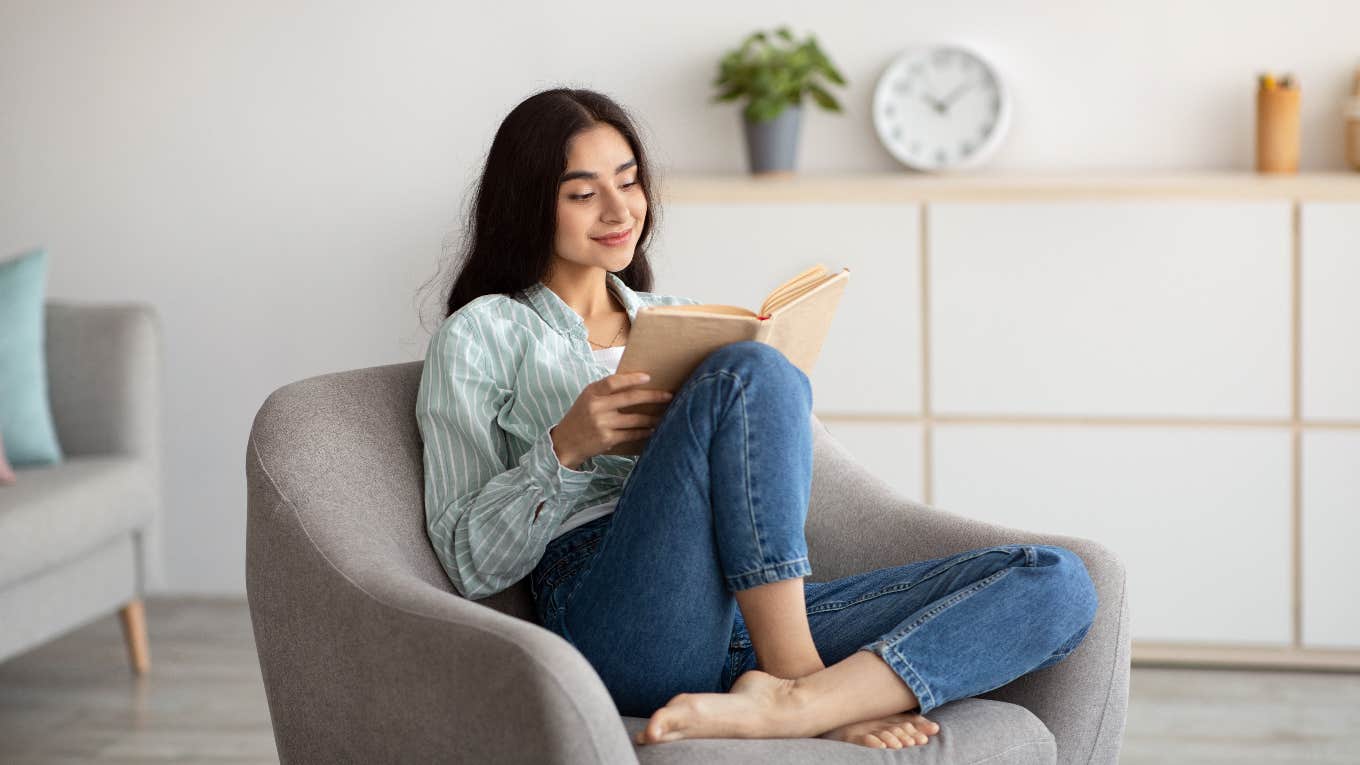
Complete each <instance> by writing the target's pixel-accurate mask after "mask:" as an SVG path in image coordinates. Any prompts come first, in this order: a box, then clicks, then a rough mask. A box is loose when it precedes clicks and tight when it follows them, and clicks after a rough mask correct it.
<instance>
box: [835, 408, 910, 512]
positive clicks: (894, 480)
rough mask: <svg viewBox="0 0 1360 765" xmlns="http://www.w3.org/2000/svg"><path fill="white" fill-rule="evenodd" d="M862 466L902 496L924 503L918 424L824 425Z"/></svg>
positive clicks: (842, 423) (855, 423)
mask: <svg viewBox="0 0 1360 765" xmlns="http://www.w3.org/2000/svg"><path fill="white" fill-rule="evenodd" d="M824 424H825V425H826V429H827V430H829V431H831V435H832V436H833V437H834V438H835V439H836V440H837V441H839V442H840V443H841V445H843V446H844V447H845V448H846V451H848V452H850V453H851V454H853V455H854V456H855V459H856V460H857V461H858V462H859V464H861V465H863V466H864V468H865V469H866V470H868V471H869V472H870V473H873V474H874V475H875V476H877V477H879V478H881V479H883V482H884V483H886V484H888V485H889V486H891V487H892V488H893V489H894V490H896V491H897V493H899V494H901V495H902V496H904V497H906V498H908V499H913V500H916V501H917V502H923V501H924V500H925V482H924V481H923V480H922V477H923V475H924V471H923V469H922V465H923V462H922V454H923V451H924V450H923V442H922V433H921V431H922V428H921V425H920V424H919V423H914V422H909V423H896V422H847V421H844V420H832V421H826V422H824Z"/></svg>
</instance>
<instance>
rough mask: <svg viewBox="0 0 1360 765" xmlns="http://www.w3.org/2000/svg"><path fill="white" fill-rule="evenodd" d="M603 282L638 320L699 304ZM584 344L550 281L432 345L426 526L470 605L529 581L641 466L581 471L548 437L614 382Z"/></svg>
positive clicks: (426, 414)
mask: <svg viewBox="0 0 1360 765" xmlns="http://www.w3.org/2000/svg"><path fill="white" fill-rule="evenodd" d="M605 281H606V283H607V286H608V287H609V289H610V290H611V291H612V292H613V293H614V295H615V296H617V297H618V299H619V302H621V303H622V304H623V307H624V308H625V309H626V310H627V311H628V319H629V321H632V320H633V319H634V318H636V316H637V312H638V309H639V308H641V307H643V306H653V305H694V304H697V303H698V302H699V301H697V300H693V299H690V298H682V297H674V296H670V295H659V294H655V293H651V292H634V291H633V290H632V289H630V288H629V287H628V285H626V284H624V283H623V280H622V279H620V278H619V277H618V276H616V275H614V274H612V273H606V275H605ZM586 337H587V331H586V326H585V322H584V321H583V320H582V319H581V316H580V315H579V314H577V313H576V312H575V311H574V310H572V308H571V306H568V305H567V304H566V303H565V302H563V301H562V299H561V298H560V297H558V296H557V293H555V292H553V291H552V290H550V289H548V288H547V287H546V286H544V285H543V283H542V282H535V283H534V284H533V286H531V287H529V288H527V289H525V290H523V291H520V292H517V293H515V294H514V295H513V296H507V295H502V294H499V293H497V294H491V295H483V296H481V297H479V298H477V299H476V300H473V301H471V302H469V303H467V304H466V305H464V306H463V307H462V308H460V309H459V310H458V311H456V312H454V313H453V315H451V316H449V317H448V318H447V319H445V320H444V322H443V323H442V324H441V325H440V326H439V329H437V330H436V331H435V333H434V335H433V336H431V337H430V344H429V348H428V350H427V351H426V354H425V366H424V368H423V369H422V371H421V376H420V390H419V392H418V393H417V395H416V423H417V425H418V426H419V428H420V435H421V438H422V439H424V444H425V446H424V450H425V527H426V530H427V531H428V533H429V537H430V542H431V544H433V545H434V550H435V553H436V554H437V555H438V556H439V561H440V563H442V564H443V566H444V571H445V572H446V573H447V574H448V575H449V579H451V580H452V581H453V584H454V586H455V587H456V588H457V589H458V591H459V592H460V593H462V594H463V595H464V596H465V597H468V598H484V597H487V596H489V595H494V594H496V593H497V592H500V591H501V590H504V589H506V588H507V587H509V586H511V585H512V584H514V583H515V582H517V581H519V580H520V579H522V578H523V577H525V576H526V575H528V574H529V572H531V571H533V568H534V566H535V565H537V563H538V561H539V559H540V558H542V557H543V552H544V550H545V549H546V548H547V546H548V542H549V541H550V540H551V539H552V538H553V536H554V533H555V531H556V530H557V529H558V527H559V526H561V525H562V523H563V521H565V520H566V519H567V518H569V517H570V516H572V515H573V514H575V513H576V512H578V511H580V510H584V509H586V508H589V507H593V506H596V505H600V504H602V503H605V502H608V501H610V500H612V499H615V498H617V497H618V496H619V495H620V494H622V493H623V484H624V481H625V480H626V479H627V477H628V474H629V473H630V472H631V471H632V469H633V464H634V463H635V462H636V461H637V458H636V457H629V456H621V455H609V454H601V455H596V456H594V457H591V458H590V459H588V460H586V461H585V463H584V464H582V465H581V466H580V468H581V469H580V470H572V469H570V468H567V467H565V466H563V465H562V464H561V463H560V462H558V461H557V455H556V454H555V453H554V452H553V447H552V440H551V438H550V437H549V434H548V430H549V429H550V428H552V427H553V426H555V425H556V424H557V423H558V422H560V421H561V420H562V417H563V416H564V415H565V414H566V413H567V410H568V409H570V408H571V405H572V404H573V403H575V401H576V398H577V397H578V396H579V395H581V391H582V389H584V388H585V386H586V385H589V384H590V383H592V382H594V381H596V380H598V379H600V378H602V377H605V376H608V375H609V374H611V373H612V371H611V370H610V369H609V367H607V366H605V365H604V364H603V363H601V361H600V360H598V359H597V358H596V357H595V355H594V354H592V353H591V349H590V344H589V343H588V342H587V341H586ZM540 504H542V505H543V509H542V511H541V512H540V513H539V514H538V518H537V520H535V518H534V515H535V512H536V511H537V509H538V506H539V505H540Z"/></svg>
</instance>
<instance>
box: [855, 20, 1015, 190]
mask: <svg viewBox="0 0 1360 765" xmlns="http://www.w3.org/2000/svg"><path fill="white" fill-rule="evenodd" d="M1010 112H1011V100H1010V95H1009V93H1008V92H1007V89H1006V85H1005V83H1004V82H1003V81H1002V80H1001V76H1000V74H999V73H998V72H997V69H996V67H994V66H993V65H992V64H991V63H990V62H988V61H987V60H986V59H984V58H983V57H982V56H981V55H980V54H978V53H977V52H975V51H973V50H971V49H969V48H967V47H964V46H962V45H954V44H946V45H921V46H913V47H911V48H908V49H907V50H905V51H903V52H902V53H900V54H898V56H897V57H896V58H894V59H893V60H892V62H891V63H889V64H888V67H887V68H886V69H885V70H884V71H883V74H882V76H880V77H879V79H878V85H877V87H875V88H874V104H873V114H874V129H875V131H877V132H878V139H879V140H880V141H882V142H883V146H884V147H885V148H886V149H887V150H888V152H889V153H891V154H892V155H893V156H894V157H896V158H897V160H898V161H899V162H901V163H902V164H904V165H906V166H907V167H910V168H913V169H916V170H924V171H938V170H951V169H955V168H963V167H970V166H974V165H977V164H980V163H981V162H983V161H984V160H986V159H987V158H988V157H989V156H991V154H992V153H993V152H994V151H996V148H997V146H999V145H1000V144H1001V139H1002V138H1003V137H1004V136H1005V134H1006V128H1007V127H1008V126H1009V123H1010Z"/></svg>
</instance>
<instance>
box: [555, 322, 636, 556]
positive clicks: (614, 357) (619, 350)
mask: <svg viewBox="0 0 1360 765" xmlns="http://www.w3.org/2000/svg"><path fill="white" fill-rule="evenodd" d="M623 349H624V346H622V345H616V346H614V347H613V348H596V349H593V350H591V354H592V355H594V356H595V360H596V361H598V362H600V363H601V364H604V365H605V366H606V367H609V373H610V374H611V375H612V374H614V372H615V371H616V370H617V369H618V368H619V359H621V358H623ZM616 504H618V500H617V499H611V500H609V501H608V502H605V503H603V504H599V505H591V506H590V507H583V508H581V509H580V510H578V511H577V512H576V514H575V515H573V516H571V517H570V518H568V519H566V520H565V521H562V525H561V526H558V527H557V531H556V533H554V534H553V536H552V538H553V539H557V538H558V537H560V536H562V535H563V534H565V533H567V532H568V531H571V530H572V529H574V528H576V527H577V526H580V525H582V524H586V523H589V522H591V521H593V520H595V519H596V518H602V517H604V516H606V515H609V514H610V513H612V512H614V505H616Z"/></svg>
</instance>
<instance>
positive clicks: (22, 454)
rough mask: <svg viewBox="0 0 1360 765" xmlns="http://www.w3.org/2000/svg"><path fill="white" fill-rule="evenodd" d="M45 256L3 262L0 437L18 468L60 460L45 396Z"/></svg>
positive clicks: (0, 283)
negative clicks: (2, 437)
mask: <svg viewBox="0 0 1360 765" xmlns="http://www.w3.org/2000/svg"><path fill="white" fill-rule="evenodd" d="M46 292H47V253H46V252H44V251H43V250H41V249H39V250H34V251H32V252H26V253H24V254H22V255H19V256H18V257H15V258H11V259H9V260H4V261H0V434H3V436H4V439H5V453H6V456H8V457H9V463H10V464H11V465H13V466H14V467H21V466H25V465H52V464H56V463H58V462H61V461H62V453H61V446H60V444H58V443H57V428H56V425H54V424H53V422H52V406H51V402H50V400H49V399H48V396H47V352H46V349H45V347H44V342H45V339H46V322H45V320H44V318H45V317H44V310H45V309H44V300H45V297H46Z"/></svg>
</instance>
